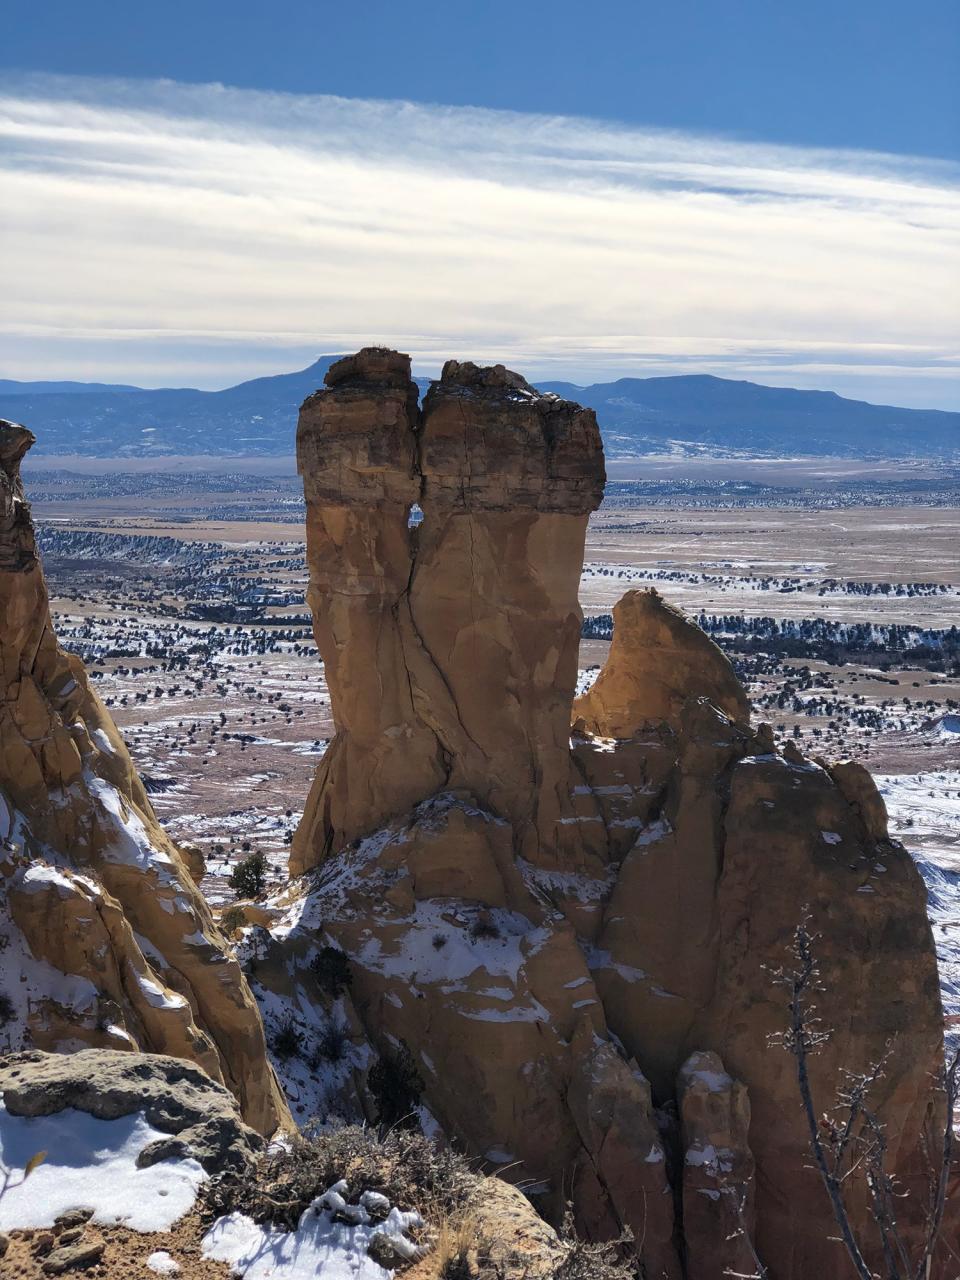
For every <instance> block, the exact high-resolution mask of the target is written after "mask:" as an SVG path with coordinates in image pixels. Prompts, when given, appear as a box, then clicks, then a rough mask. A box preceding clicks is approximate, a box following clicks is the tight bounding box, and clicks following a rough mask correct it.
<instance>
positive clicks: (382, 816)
mask: <svg viewBox="0 0 960 1280" xmlns="http://www.w3.org/2000/svg"><path fill="white" fill-rule="evenodd" d="M326 383H327V389H326V390H325V391H322V392H319V393H318V394H317V395H315V396H311V397H310V398H309V399H308V400H307V401H306V402H305V404H304V406H303V409H302V410H301V414H300V424H299V428H298V434H297V440H298V458H299V467H300V471H301V473H302V475H303V477H304V490H305V494H306V498H307V556H308V562H309V566H310V604H311V608H312V610H313V613H314V618H315V628H316V636H317V643H318V646H319V648H320V652H321V655H322V657H323V660H324V665H325V669H326V675H327V682H328V684H329V686H330V690H331V702H332V707H333V713H334V718H335V720H336V723H337V729H338V732H337V737H336V739H335V741H334V743H333V744H332V746H331V747H330V749H329V751H328V752H327V754H326V756H325V757H324V761H323V764H322V765H321V767H320V770H319V772H318V776H317V781H316V784H315V786H314V788H313V792H312V794H311V797H310V801H309V804H308V807H307V813H306V815H305V818H304V822H303V824H302V825H301V828H300V830H299V832H298V833H297V837H296V840H295V842H294V848H293V857H292V859H291V870H292V871H293V872H294V873H297V872H300V871H303V870H305V869H307V868H308V867H310V866H312V865H314V864H315V863H316V862H318V861H320V860H322V858H323V857H324V856H325V854H326V853H327V852H329V851H330V850H335V849H337V848H339V847H342V845H344V844H345V843H348V842H349V841H350V840H352V839H355V838H357V837H358V836H362V835H365V834H367V833H369V832H370V831H373V830H376V828H377V827H378V826H380V825H382V824H383V822H384V821H386V820H387V819H388V818H390V817H391V816H393V815H394V814H396V813H401V812H404V811H405V810H407V809H409V808H411V807H412V806H413V805H415V804H416V803H418V802H419V801H420V800H423V799H425V798H427V797H428V796H430V795H432V794H433V793H434V792H436V791H438V790H440V789H442V788H453V789H462V790H464V791H467V792H469V793H470V794H471V795H472V796H474V797H475V798H477V799H478V800H480V801H482V802H483V803H484V804H486V805H489V807H490V808H491V810H492V811H493V812H494V813H497V814H501V815H503V816H504V817H506V818H508V819H509V820H510V822H511V823H512V824H513V827H514V830H515V832H516V837H517V841H518V847H520V848H522V849H523V850H524V851H525V852H526V853H527V854H528V855H529V856H531V857H545V858H549V857H550V856H551V854H552V852H553V851H555V850H556V847H557V844H558V839H559V824H560V823H561V820H562V819H563V817H565V816H568V815H569V812H570V810H569V797H568V794H567V792H568V787H567V783H568V775H569V757H568V737H569V707H570V699H571V697H572V694H573V688H574V685H575V683H576V669H577V649H578V644H579V634H580V625H581V614H580V608H579V605H578V602H577V588H578V583H579V575H580V569H581V566H582V561H583V543H584V537H585V533H586V522H587V516H588V515H589V513H590V511H591V510H593V509H594V508H595V507H596V506H597V505H598V504H599V502H600V499H601V497H602V492H603V480H604V471H603V453H602V449H601V446H600V436H599V432H598V430H597V425H596V419H595V417H594V415H593V413H592V411H590V410H585V409H581V408H580V407H579V406H577V405H572V404H570V403H568V402H566V401H562V400H560V399H558V398H557V397H556V396H548V395H541V394H540V393H539V392H536V391H534V389H533V388H532V387H530V386H529V384H528V383H526V382H525V381H524V379H523V378H521V377H520V376H519V375H517V374H513V373H510V372H508V371H507V370H505V369H504V368H503V367H502V366H499V365H498V366H495V367H494V368H492V369H481V368H478V367H477V366H476V365H473V364H469V363H465V364H458V363H457V362H456V361H448V362H447V364H446V365H445V366H444V369H443V374H442V376H441V378H440V380H439V382H437V383H434V385H433V386H432V387H431V389H430V391H429V392H428V394H427V396H426V399H425V401H424V405H423V412H422V414H421V413H420V411H419V409H418V407H417V389H416V385H415V384H414V383H413V382H411V381H410V362H409V357H407V356H401V355H398V354H397V353H395V352H384V351H381V350H378V349H375V348H372V349H367V350H364V351H361V352H359V353H358V354H357V355H356V356H350V357H348V358H347V359H345V360H341V361H339V362H338V363H337V364H335V365H333V366H332V368H331V369H330V371H329V373H328V374H327V377H326ZM414 503H417V504H419V506H420V507H421V508H422V511H423V517H424V518H423V523H422V524H420V525H419V526H418V527H413V528H408V518H409V514H410V510H411V507H412V506H413V504H414ZM465 600H468V601H469V608H468V609H467V610H464V609H463V608H462V605H463V602H464V601H465Z"/></svg>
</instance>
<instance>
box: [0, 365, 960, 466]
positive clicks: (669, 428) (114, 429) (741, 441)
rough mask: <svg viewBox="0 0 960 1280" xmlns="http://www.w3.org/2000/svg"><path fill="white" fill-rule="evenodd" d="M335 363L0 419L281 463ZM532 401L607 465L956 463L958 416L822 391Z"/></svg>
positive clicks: (688, 388)
mask: <svg viewBox="0 0 960 1280" xmlns="http://www.w3.org/2000/svg"><path fill="white" fill-rule="evenodd" d="M338 360H342V357H339V356H334V355H326V356H321V357H320V358H319V359H318V360H317V361H316V362H315V363H314V364H312V365H310V366H309V367H308V368H306V369H301V370H299V371H298V372H296V373H288V374H280V375H278V376H275V377H267V378H254V379H253V380H251V381H249V382H242V383H240V384H238V385H237V386H235V387H228V388H227V389H226V390H224V391H197V390H192V389H190V388H166V389H162V390H156V391H148V390H144V389H143V388H139V387H124V386H112V385H109V384H102V383H69V382H20V383H18V382H13V381H10V380H9V379H7V380H0V414H5V415H6V416H7V417H9V418H13V419H15V420H17V421H20V422H29V423H30V425H31V426H32V427H33V429H34V430H35V431H36V433H37V435H38V437H39V439H40V444H39V450H40V451H41V452H43V453H45V454H73V453H78V454H83V455H86V456H89V457H122V458H150V457H158V456H159V457H162V456H165V455H187V456H190V455H199V454H214V455H216V454H221V455H224V456H267V457H269V456H273V455H277V454H283V455H289V454H290V452H291V450H292V447H293V426H294V423H295V421H296V416H297V410H298V408H299V406H300V404H301V402H302V401H303V400H304V398H305V397H307V396H308V395H310V394H311V393H312V392H313V391H315V390H316V388H317V387H318V386H320V385H321V384H322V382H323V378H324V375H325V374H326V372H327V370H328V369H329V368H330V366H331V365H333V364H335V363H336V362H337V361H338ZM495 367H498V368H501V369H502V368H503V366H502V365H500V366H495ZM516 376H519V375H516ZM521 381H522V379H521ZM414 382H415V384H416V387H417V390H418V392H419V393H420V394H423V393H425V392H426V391H427V390H428V388H429V386H430V380H429V379H426V378H418V379H414ZM539 390H540V391H547V392H554V393H556V394H557V395H559V396H560V397H561V398H566V399H568V400H575V401H576V402H577V403H579V404H581V405H584V406H586V407H589V408H592V409H593V410H594V411H595V412H596V414H597V421H598V423H599V425H600V430H601V433H602V435H603V439H604V447H605V451H606V455H607V457H608V458H610V459H618V458H636V457H643V456H646V455H650V454H665V453H666V454H672V455H675V456H677V457H699V456H708V457H709V456H718V455H719V456H739V455H748V456H752V457H769V458H784V457H796V456H798V455H808V456H809V455H813V456H819V457H837V458H846V457H854V458H916V457H922V458H928V459H929V458H943V459H953V460H956V459H957V458H958V457H960V414H958V413H947V412H941V411H938V410H933V409H899V408H894V407H889V406H883V405H873V404H865V403H863V402H862V401H858V400H847V399H844V398H843V397H842V396H838V395H836V394H834V393H833V392H828V391H798V390H791V389H789V388H778V387H765V386H760V385H758V384H756V383H753V382H742V381H734V380H732V379H727V378H716V377H711V376H707V375H699V374H695V375H687V374H682V375H678V376H675V377H659V378H619V379H617V380H616V381H615V382H603V383H596V384H594V385H592V386H586V387H580V386H576V385H574V384H573V383H571V382H544V383H542V384H540V385H539Z"/></svg>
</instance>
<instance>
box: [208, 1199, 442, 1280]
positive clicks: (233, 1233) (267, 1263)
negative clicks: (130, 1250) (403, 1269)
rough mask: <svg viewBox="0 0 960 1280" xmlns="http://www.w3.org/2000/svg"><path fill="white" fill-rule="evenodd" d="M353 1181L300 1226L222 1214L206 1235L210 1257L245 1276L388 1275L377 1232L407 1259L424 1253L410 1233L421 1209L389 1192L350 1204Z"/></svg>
mask: <svg viewBox="0 0 960 1280" xmlns="http://www.w3.org/2000/svg"><path fill="white" fill-rule="evenodd" d="M346 1193H347V1184H346V1183H345V1182H338V1183H337V1184H336V1186H333V1187H331V1188H330V1190H329V1191H327V1192H326V1193H325V1194H324V1195H322V1196H320V1197H318V1199H316V1200H315V1201H314V1202H313V1204H312V1205H311V1206H310V1207H309V1208H308V1209H307V1210H306V1211H305V1212H304V1213H303V1215H302V1216H301V1218H300V1221H299V1223H298V1224H297V1229H296V1231H274V1230H272V1229H271V1228H269V1227H262V1226H257V1224H256V1223H255V1222H253V1221H252V1219H250V1218H248V1217H246V1216H245V1215H244V1214H242V1213H232V1214H230V1215H229V1216H228V1217H226V1218H219V1219H218V1220H217V1221H216V1222H215V1223H214V1224H213V1226H212V1227H211V1229H210V1230H209V1231H208V1232H207V1234H206V1235H205V1236H204V1238H203V1243H202V1246H201V1247H202V1249H203V1253H204V1255H205V1256H206V1257H208V1258H213V1259H214V1260H215V1261H218V1262H227V1263H229V1264H230V1266H231V1268H232V1269H233V1271H234V1273H235V1274H236V1275H238V1276H242V1277H244V1280H268V1277H269V1280H316V1277H323V1280H388V1278H389V1277H390V1276H392V1275H393V1271H392V1270H387V1269H386V1268H384V1267H382V1266H380V1264H379V1263H378V1262H375V1261H374V1260H373V1258H371V1257H370V1256H369V1254H368V1253H367V1249H368V1248H369V1246H370V1242H371V1241H372V1240H373V1238H374V1236H377V1235H380V1236H383V1237H384V1238H385V1240H384V1242H385V1243H387V1244H388V1245H389V1248H390V1250H391V1251H392V1252H395V1253H396V1255H397V1256H398V1257H400V1258H403V1259H405V1260H408V1261H410V1260H413V1259H414V1258H416V1257H417V1256H418V1250H417V1247H416V1245H414V1244H413V1242H412V1241H410V1240H408V1239H407V1236H406V1233H407V1231H409V1230H410V1229H411V1228H413V1227H419V1226H421V1225H422V1220H421V1218H420V1215H419V1214H417V1213H401V1212H400V1211H399V1209H394V1208H391V1206H390V1203H389V1201H388V1200H386V1199H385V1197H383V1196H381V1195H376V1194H375V1193H373V1192H365V1193H364V1194H363V1195H362V1196H361V1197H360V1203H359V1204H357V1205H352V1204H347V1202H346V1200H345V1199H344V1196H345V1195H346Z"/></svg>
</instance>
